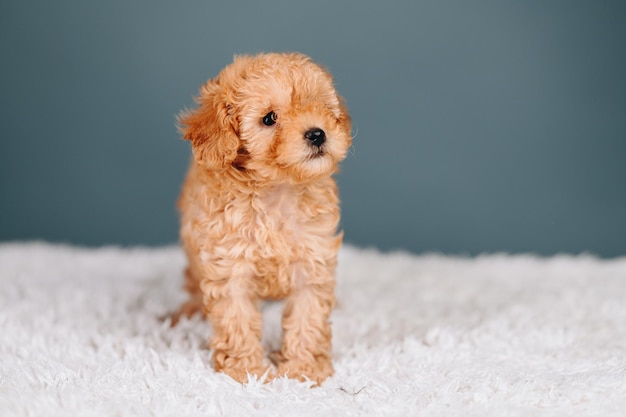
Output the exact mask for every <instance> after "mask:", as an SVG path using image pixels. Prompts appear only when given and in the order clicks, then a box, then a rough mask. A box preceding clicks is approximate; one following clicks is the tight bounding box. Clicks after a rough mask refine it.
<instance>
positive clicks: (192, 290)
mask: <svg viewBox="0 0 626 417" xmlns="http://www.w3.org/2000/svg"><path fill="white" fill-rule="evenodd" d="M184 288H185V290H186V291H187V292H188V293H189V299H188V300H187V301H185V302H184V303H183V305H182V306H180V308H179V309H178V311H176V312H175V313H173V314H172V315H171V316H170V319H171V321H170V323H171V325H172V327H173V326H176V325H177V324H178V322H179V321H180V319H181V318H183V317H186V318H191V317H192V316H194V315H195V314H197V313H200V312H202V291H201V290H200V281H199V280H198V279H197V276H196V275H195V274H194V273H193V272H192V270H191V267H187V268H186V269H185V286H184Z"/></svg>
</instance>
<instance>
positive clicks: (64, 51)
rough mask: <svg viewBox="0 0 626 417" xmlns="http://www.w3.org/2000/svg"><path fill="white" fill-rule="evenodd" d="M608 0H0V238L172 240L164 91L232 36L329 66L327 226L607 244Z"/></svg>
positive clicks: (463, 239)
mask: <svg viewBox="0 0 626 417" xmlns="http://www.w3.org/2000/svg"><path fill="white" fill-rule="evenodd" d="M625 41H626V2H624V1H585V2H582V1H545V0H542V1H518V2H513V1H500V0H498V1H496V0H494V1H474V2H468V1H462V0H459V1H438V0H432V1H427V2H424V1H414V0H413V1H398V2H394V1H389V2H383V1H371V0H366V1H359V2H357V1H352V2H344V1H339V0H334V1H333V0H317V1H307V2H294V1H286V0H285V1H278V0H265V1H231V2H227V1H220V2H211V1H169V2H166V1H133V0H107V1H84V0H75V1H63V0H61V1H44V0H40V1H27V0H26V1H25V0H19V1H18V0H3V1H2V2H1V3H0V57H1V58H0V59H1V64H0V83H1V91H0V129H1V137H0V141H1V142H0V187H1V188H0V240H2V241H8V240H24V239H46V240H49V241H62V242H69V243H76V244H88V245H102V244H122V245H135V244H148V245H157V244H165V243H172V242H175V241H176V240H177V213H176V211H175V208H174V207H175V206H174V204H175V200H176V197H177V193H178V190H179V186H180V183H181V181H182V179H183V175H184V172H185V169H186V166H187V162H188V159H189V146H188V144H187V143H186V142H184V141H181V140H180V139H179V136H178V133H177V131H176V128H175V122H174V120H175V115H176V114H177V113H178V111H179V110H180V109H181V108H183V107H185V106H191V105H192V104H193V101H192V96H193V95H195V93H196V92H197V90H198V87H199V86H200V84H201V83H203V82H204V81H205V80H206V79H207V78H210V77H212V76H214V75H215V74H216V73H217V72H218V71H219V70H220V69H221V68H222V67H223V66H225V65H227V64H228V63H229V62H230V61H231V59H232V55H233V54H234V53H253V52H258V51H284V50H288V51H291V50H298V51H301V52H304V53H307V54H309V55H311V56H312V57H313V58H314V59H315V60H316V61H318V62H320V63H322V64H324V65H325V66H327V67H329V68H330V69H331V71H332V72H333V73H334V75H335V79H336V84H337V87H338V89H339V91H340V93H341V94H342V95H344V96H345V98H346V99H347V102H348V105H349V107H350V110H351V112H352V116H353V120H354V133H355V134H356V138H355V141H354V150H353V152H352V153H351V154H350V156H349V158H348V160H347V161H346V162H345V164H344V166H343V172H342V174H341V175H340V176H339V183H340V187H341V193H342V200H343V228H344V229H345V232H346V241H348V242H351V243H355V244H358V245H360V246H376V247H379V248H382V249H398V248H403V249H407V250H411V251H414V252H424V251H442V252H446V253H466V254H476V253H481V252H493V251H508V252H534V253H540V254H552V253H558V252H570V253H580V252H591V253H595V254H598V255H601V256H617V255H624V254H626V161H625V159H626V46H625V45H626V44H625Z"/></svg>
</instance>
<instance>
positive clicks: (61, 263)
mask: <svg viewBox="0 0 626 417" xmlns="http://www.w3.org/2000/svg"><path fill="white" fill-rule="evenodd" d="M183 265H184V259H183V256H182V253H181V251H180V249H179V248H177V247H167V248H160V249H120V248H103V249H81V248H76V247H70V246H59V245H49V244H43V243H27V244H3V245H0V415H1V416H3V417H8V416H37V417H40V416H72V417H75V416H248V415H255V416H341V417H346V416H360V415H363V416H377V415H381V416H382V415H385V416H411V415H420V416H481V417H482V416H506V415H512V416H536V415H561V416H587V415H594V416H596V415H597V416H603V417H606V416H624V415H626V258H622V259H616V260H598V259H595V258H593V257H589V256H580V257H569V256H559V257H555V258H547V259H545V258H544V259H542V258H536V257H532V256H506V255H489V256H481V257H478V258H458V257H446V256H439V255H423V256H413V255H409V254H402V253H393V254H381V253H379V252H376V251H374V250H361V249H355V248H353V247H345V248H344V249H343V251H342V253H341V256H340V266H339V270H338V288H337V294H338V300H339V301H338V303H339V304H338V306H337V309H336V311H335V312H334V314H333V316H332V321H333V331H334V358H335V359H334V361H335V368H336V374H335V376H334V377H332V378H331V379H329V380H328V381H327V382H326V383H324V384H323V386H322V387H320V388H313V389H311V388H308V387H307V385H306V384H304V383H299V382H295V381H291V380H285V379H281V380H276V381H274V382H272V383H269V384H263V383H261V382H259V381H250V382H249V383H248V384H244V385H241V384H238V383H236V382H234V381H233V380H231V379H229V378H228V377H225V376H224V375H222V374H217V373H215V372H214V371H213V369H212V368H211V367H210V365H209V359H210V356H211V353H210V352H209V351H208V350H207V348H206V340H207V336H208V335H209V333H210V327H209V326H208V325H207V324H206V323H205V322H204V321H203V320H202V319H201V318H199V317H198V318H194V319H192V320H189V321H183V322H182V323H181V324H180V325H179V326H178V327H176V328H173V329H172V328H170V327H168V325H167V323H163V322H162V321H160V320H159V317H160V316H162V315H164V314H166V313H167V312H168V311H171V310H174V309H175V308H176V307H177V306H178V305H179V303H180V302H181V301H182V300H183V299H184V294H183V292H182V291H181V290H180V286H181V284H182V277H181V270H182V268H183ZM264 309H265V317H266V322H265V341H264V343H265V345H266V346H267V347H268V348H276V347H277V346H278V344H279V338H280V329H279V328H280V323H279V322H280V305H279V304H267V305H265V306H264Z"/></svg>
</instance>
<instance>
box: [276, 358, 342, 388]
mask: <svg viewBox="0 0 626 417" xmlns="http://www.w3.org/2000/svg"><path fill="white" fill-rule="evenodd" d="M334 372H335V371H334V370H333V365H332V364H331V362H330V360H329V359H321V358H320V359H318V360H317V361H315V362H304V361H298V360H286V361H284V362H281V363H280V364H279V365H278V375H279V376H287V378H292V379H297V380H300V381H302V382H305V381H307V380H311V381H313V382H315V383H316V384H317V385H321V384H322V382H324V381H325V380H326V379H327V378H328V377H330V376H332V375H333V373H334Z"/></svg>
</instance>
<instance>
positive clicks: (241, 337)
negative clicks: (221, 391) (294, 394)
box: [202, 274, 267, 382]
mask: <svg viewBox="0 0 626 417" xmlns="http://www.w3.org/2000/svg"><path fill="white" fill-rule="evenodd" d="M250 282H251V281H250V279H249V277H247V276H242V275H240V274H239V275H237V274H234V275H233V276H232V277H231V278H228V279H226V280H220V281H214V280H205V281H204V282H202V292H203V294H204V304H205V310H206V312H207V315H208V317H209V320H210V321H211V324H212V326H213V337H212V338H211V342H210V347H211V349H212V350H213V364H214V367H215V370H216V371H221V372H224V373H226V374H227V375H230V376H231V377H233V378H234V379H236V380H237V381H239V382H246V381H247V380H248V377H247V374H248V373H249V374H251V375H256V376H257V377H261V376H262V375H263V373H264V372H265V371H266V370H267V366H264V354H263V347H262V346H261V328H262V316H261V312H260V311H259V306H258V300H257V297H256V295H255V294H254V291H253V289H252V288H250Z"/></svg>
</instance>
